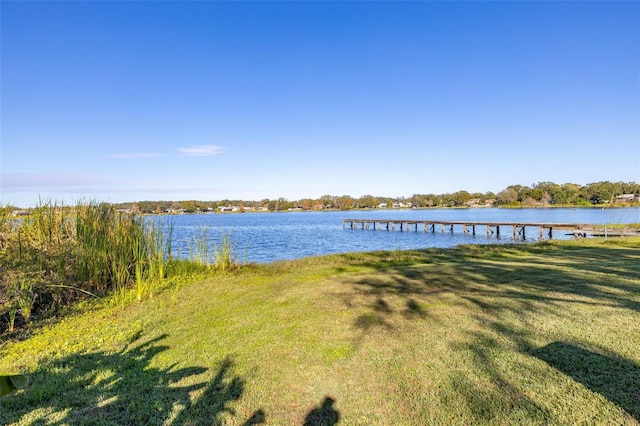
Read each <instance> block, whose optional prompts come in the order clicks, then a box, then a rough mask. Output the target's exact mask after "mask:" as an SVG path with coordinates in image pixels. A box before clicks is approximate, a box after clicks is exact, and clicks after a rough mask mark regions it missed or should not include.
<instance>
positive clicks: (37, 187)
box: [0, 172, 117, 192]
mask: <svg viewBox="0 0 640 426" xmlns="http://www.w3.org/2000/svg"><path fill="white" fill-rule="evenodd" d="M0 181H1V182H2V191H5V192H39V191H42V190H53V191H60V192H70V191H71V192H75V191H78V190H83V189H91V190H95V189H97V188H102V187H104V186H106V185H113V184H115V183H117V181H115V180H113V179H105V178H100V177H96V176H88V175H83V174H74V173H64V172H63V173H55V172H54V173H2V174H1V180H0Z"/></svg>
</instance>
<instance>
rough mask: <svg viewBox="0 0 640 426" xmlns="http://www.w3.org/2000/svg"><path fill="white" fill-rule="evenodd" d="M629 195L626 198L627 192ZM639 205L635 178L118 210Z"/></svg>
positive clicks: (140, 204)
mask: <svg viewBox="0 0 640 426" xmlns="http://www.w3.org/2000/svg"><path fill="white" fill-rule="evenodd" d="M623 196H625V197H623ZM626 204H630V205H640V184H637V183H635V182H609V181H604V182H595V183H589V184H587V185H584V186H582V185H578V184H575V183H564V184H557V183H554V182H538V183H536V184H532V185H531V186H526V185H509V186H508V187H506V188H505V189H503V190H502V191H500V192H498V193H497V194H496V193H493V192H484V193H480V192H468V191H464V190H461V191H457V192H454V193H447V194H413V195H412V196H410V197H395V198H394V197H385V196H373V195H363V196H361V197H351V196H350V195H340V196H336V195H323V196H322V197H320V198H303V199H300V200H287V199H286V198H283V197H280V198H277V199H268V198H265V199H262V200H259V201H255V200H254V201H248V200H229V199H224V200H217V201H198V200H185V201H137V202H130V203H120V204H115V206H116V207H117V208H119V209H125V210H131V211H134V212H139V213H167V212H169V213H174V212H180V213H197V212H205V211H210V212H214V211H216V212H217V211H220V208H226V207H233V208H234V211H254V210H262V211H264V210H268V211H288V210H327V209H335V210H349V209H356V208H358V209H366V208H384V207H387V208H391V207H393V206H396V207H416V208H426V207H465V206H505V207H536V206H594V205H626Z"/></svg>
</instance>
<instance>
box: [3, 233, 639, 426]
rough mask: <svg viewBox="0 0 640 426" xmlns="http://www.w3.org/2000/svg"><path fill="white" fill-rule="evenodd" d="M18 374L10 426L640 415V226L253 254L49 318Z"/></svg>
mask: <svg viewBox="0 0 640 426" xmlns="http://www.w3.org/2000/svg"><path fill="white" fill-rule="evenodd" d="M0 372H2V373H13V372H28V373H30V374H31V382H30V385H29V386H28V387H27V389H25V390H21V391H18V392H15V393H13V394H11V395H9V396H6V397H3V398H0V424H33V423H37V424H55V425H58V424H99V423H103V424H194V425H196V424H198V425H199V424H232V425H233V424H244V425H249V424H259V423H266V424H274V425H296V424H298V425H302V424H305V419H306V420H307V422H306V424H333V422H334V421H335V419H336V418H339V424H344V425H351V424H362V425H369V424H382V425H425V424H438V425H448V424H465V425H471V424H473V425H476V424H492V425H495V424H572V425H573V424H603V425H605V424H606V425H611V424H638V423H640V239H625V240H610V241H609V242H607V243H605V242H603V241H598V240H582V241H567V242H545V243H539V244H534V245H506V246H466V247H459V248H456V249H449V250H436V249H433V250H423V251H407V252H404V251H396V252H375V253H354V254H347V255H334V256H326V257H317V258H308V259H303V260H298V261H291V262H277V263H274V264H269V265H259V266H248V267H246V268H244V269H242V270H241V271H240V272H237V273H228V274H220V275H218V276H216V277H215V278H213V279H210V280H207V281H204V282H199V283H196V284H191V285H187V286H183V287H181V288H179V289H170V290H167V291H165V292H163V293H161V294H159V295H156V296H154V298H153V299H150V300H146V301H144V302H142V303H137V304H133V305H130V306H127V307H119V306H118V307H114V306H106V307H102V308H99V309H96V310H92V311H88V312H86V313H83V314H78V315H75V316H73V317H68V318H65V319H64V320H61V321H60V322H58V323H57V324H55V325H51V326H49V327H42V328H40V329H35V330H34V331H33V336H32V337H31V338H29V339H28V340H25V341H22V342H17V343H16V342H12V343H4V344H0ZM323 421H324V423H323Z"/></svg>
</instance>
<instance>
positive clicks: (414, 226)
mask: <svg viewBox="0 0 640 426" xmlns="http://www.w3.org/2000/svg"><path fill="white" fill-rule="evenodd" d="M347 227H349V228H351V229H371V228H373V229H374V230H383V229H384V230H387V231H395V230H396V229H398V230H400V231H401V232H406V231H413V230H415V232H418V231H419V228H422V231H423V232H432V233H435V232H436V228H439V229H441V232H445V230H446V229H448V230H449V232H451V233H453V232H454V228H455V227H457V229H461V230H462V232H463V233H464V234H467V233H471V234H472V235H476V231H477V230H480V231H482V230H483V228H484V231H485V232H486V234H487V237H490V236H492V235H494V234H495V236H496V237H500V235H501V234H500V232H501V231H502V232H503V233H504V232H505V230H507V232H509V231H511V234H512V235H513V239H518V238H522V239H526V233H527V228H529V229H531V228H534V229H536V228H537V230H538V235H539V239H541V240H542V239H543V238H544V236H545V235H547V236H548V238H553V232H554V231H569V235H571V234H573V236H574V237H576V238H579V237H587V236H607V234H608V235H609V236H612V237H613V236H618V235H640V232H638V230H622V231H621V230H619V229H611V230H609V231H608V232H607V228H606V226H605V225H589V224H585V223H522V222H468V221H442V220H402V219H344V220H343V221H342V228H343V229H346V228H347ZM501 228H502V229H501Z"/></svg>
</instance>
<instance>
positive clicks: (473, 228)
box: [471, 225, 476, 236]
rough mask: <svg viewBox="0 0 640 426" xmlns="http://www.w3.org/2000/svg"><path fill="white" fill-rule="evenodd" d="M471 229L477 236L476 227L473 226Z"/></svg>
mask: <svg viewBox="0 0 640 426" xmlns="http://www.w3.org/2000/svg"><path fill="white" fill-rule="evenodd" d="M471 229H472V232H473V235H474V236H475V235H476V225H471Z"/></svg>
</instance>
